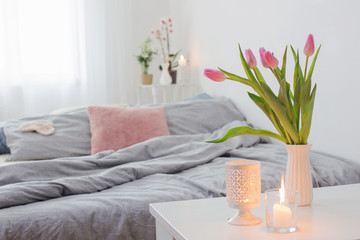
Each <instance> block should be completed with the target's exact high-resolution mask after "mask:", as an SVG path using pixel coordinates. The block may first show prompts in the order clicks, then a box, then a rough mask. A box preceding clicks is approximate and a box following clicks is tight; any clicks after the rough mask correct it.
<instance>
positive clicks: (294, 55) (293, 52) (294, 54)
mask: <svg viewBox="0 0 360 240" xmlns="http://www.w3.org/2000/svg"><path fill="white" fill-rule="evenodd" d="M290 47H291V52H292V54H293V57H294V61H295V62H296V58H297V57H296V52H295V50H294V48H293V46H291V45H290Z"/></svg>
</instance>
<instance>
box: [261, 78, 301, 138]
mask: <svg viewBox="0 0 360 240" xmlns="http://www.w3.org/2000/svg"><path fill="white" fill-rule="evenodd" d="M260 85H261V87H262V89H263V91H264V93H265V95H266V98H267V100H268V104H269V105H270V107H271V108H272V110H274V112H275V114H276V116H277V117H278V118H279V120H280V122H281V124H282V126H283V127H284V129H285V131H286V132H287V133H289V135H290V137H291V138H292V139H293V140H294V143H295V144H298V143H299V141H300V139H299V135H298V133H297V131H296V128H295V127H294V125H293V124H292V122H291V120H290V119H289V117H288V115H287V113H286V107H285V106H284V104H282V103H281V102H280V101H279V99H278V98H277V97H276V96H275V94H274V93H273V92H272V90H271V89H270V87H269V86H268V85H267V84H266V83H262V82H260Z"/></svg>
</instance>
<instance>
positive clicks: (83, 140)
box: [4, 108, 91, 161]
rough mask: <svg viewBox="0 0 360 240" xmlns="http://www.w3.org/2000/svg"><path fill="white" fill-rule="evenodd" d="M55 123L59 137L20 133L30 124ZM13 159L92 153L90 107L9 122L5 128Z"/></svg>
mask: <svg viewBox="0 0 360 240" xmlns="http://www.w3.org/2000/svg"><path fill="white" fill-rule="evenodd" d="M32 121H38V122H52V123H53V125H54V128H55V134H53V135H49V136H43V135H40V134H38V133H35V132H25V133H24V132H20V131H19V127H20V126H21V125H22V124H24V123H28V122H32ZM4 130H5V135H6V141H7V145H8V147H9V148H10V151H11V156H10V157H9V158H8V159H7V160H6V161H18V160H34V159H35V160H39V159H51V158H58V157H72V156H83V155H89V154H90V153H91V134H90V123H89V117H88V114H87V111H86V108H82V109H78V110H74V111H71V112H67V113H63V114H58V115H43V116H37V117H28V118H22V119H17V120H12V121H8V122H6V123H5V126H4Z"/></svg>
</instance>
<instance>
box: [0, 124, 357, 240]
mask: <svg viewBox="0 0 360 240" xmlns="http://www.w3.org/2000/svg"><path fill="white" fill-rule="evenodd" d="M241 124H244V125H245V124H246V122H240V121H235V122H231V123H230V124H227V125H226V126H225V127H222V128H220V129H218V130H216V131H214V132H213V133H208V134H206V133H204V134H189V135H175V136H166V137H158V138H154V139H151V140H148V141H146V142H143V143H140V144H137V145H134V146H132V147H129V148H126V149H123V150H120V151H118V152H113V151H106V152H102V153H99V154H97V155H95V156H86V157H80V158H71V159H69V158H62V159H56V160H48V161H35V162H28V163H20V164H16V165H10V166H4V167H2V168H0V186H1V187H0V208H1V209H0V239H46V240H48V239H87V240H91V239H122V240H124V239H125V240H126V239H150V240H151V239H155V221H154V219H153V217H152V216H151V215H150V214H149V203H153V202H164V201H174V200H185V199H199V198H208V197H221V196H225V192H226V191H225V170H224V164H225V162H226V161H229V160H233V159H238V158H246V159H257V160H260V161H261V169H262V191H264V190H266V189H268V188H273V187H277V186H278V185H279V179H280V175H281V172H282V171H285V165H286V150H285V148H284V147H283V146H282V145H275V144H271V143H269V142H267V141H266V139H262V138H260V137H256V136H241V137H235V138H232V139H230V140H229V141H226V142H224V143H221V144H211V143H205V142H204V140H208V139H213V138H216V137H218V136H220V135H222V134H223V133H224V132H225V131H226V130H227V129H229V128H230V127H234V126H238V125H241ZM310 160H311V164H312V168H313V169H312V173H313V182H314V186H318V187H323V186H330V185H339V184H348V183H358V182H360V165H359V164H357V163H354V162H350V161H348V160H345V159H338V158H335V157H332V156H327V155H324V154H320V153H316V152H311V153H310Z"/></svg>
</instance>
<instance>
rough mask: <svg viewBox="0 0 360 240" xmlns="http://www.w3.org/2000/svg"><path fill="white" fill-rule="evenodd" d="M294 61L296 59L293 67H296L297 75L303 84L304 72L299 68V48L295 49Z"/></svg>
mask: <svg viewBox="0 0 360 240" xmlns="http://www.w3.org/2000/svg"><path fill="white" fill-rule="evenodd" d="M296 61H297V64H296V66H295V67H297V68H298V76H300V80H301V84H304V82H305V80H304V74H303V72H302V70H301V66H300V59H299V49H298V50H297V56H296Z"/></svg>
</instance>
